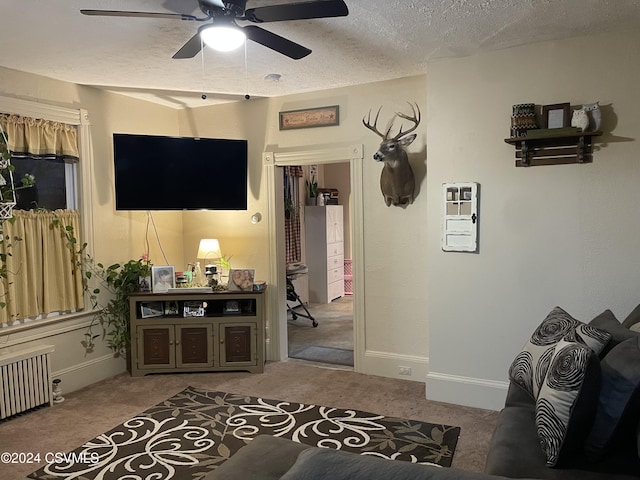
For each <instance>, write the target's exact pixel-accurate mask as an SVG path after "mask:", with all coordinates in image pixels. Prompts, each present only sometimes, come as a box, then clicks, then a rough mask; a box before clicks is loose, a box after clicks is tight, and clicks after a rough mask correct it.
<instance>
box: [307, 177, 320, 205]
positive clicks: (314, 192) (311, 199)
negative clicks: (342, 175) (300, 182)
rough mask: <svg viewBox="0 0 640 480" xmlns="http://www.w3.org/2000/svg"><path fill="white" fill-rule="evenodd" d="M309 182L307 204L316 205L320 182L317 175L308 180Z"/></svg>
mask: <svg viewBox="0 0 640 480" xmlns="http://www.w3.org/2000/svg"><path fill="white" fill-rule="evenodd" d="M306 184H307V205H316V204H317V201H318V200H317V199H318V182H317V180H316V177H315V176H312V177H311V178H310V179H307V180H306Z"/></svg>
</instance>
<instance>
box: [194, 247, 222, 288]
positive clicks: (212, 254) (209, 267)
mask: <svg viewBox="0 0 640 480" xmlns="http://www.w3.org/2000/svg"><path fill="white" fill-rule="evenodd" d="M196 257H197V258H202V259H203V260H204V263H205V265H204V276H205V277H206V278H207V283H209V282H210V281H211V280H212V279H213V277H214V276H215V275H217V273H218V267H217V266H216V265H215V264H212V263H207V259H210V260H217V259H219V258H220V257H222V254H221V253H220V242H219V241H218V239H217V238H203V239H202V240H200V246H199V247H198V255H197V256H196Z"/></svg>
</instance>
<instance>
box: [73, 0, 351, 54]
mask: <svg viewBox="0 0 640 480" xmlns="http://www.w3.org/2000/svg"><path fill="white" fill-rule="evenodd" d="M197 1H198V5H199V7H200V10H202V12H203V13H204V14H205V16H204V17H196V16H194V15H187V14H181V13H154V12H129V11H121V10H87V9H84V10H80V13H82V14H83V15H97V16H107V17H144V18H162V19H175V20H185V21H195V22H207V23H206V24H204V25H202V26H200V28H198V32H197V33H196V34H195V35H194V36H193V37H191V38H190V39H189V40H188V41H187V43H185V44H184V45H183V46H182V47H181V48H180V49H179V50H178V51H177V52H176V53H175V54H174V55H173V57H172V58H193V57H194V56H196V55H197V54H198V53H199V52H200V50H201V49H202V42H205V43H206V44H207V45H210V46H212V47H213V48H217V47H216V46H215V45H219V48H217V49H218V50H222V51H229V50H232V49H233V48H237V47H239V46H240V45H242V43H243V42H244V40H245V38H248V39H249V40H252V41H254V42H256V43H259V44H260V45H263V46H265V47H267V48H270V49H272V50H275V51H276V52H278V53H281V54H283V55H286V56H287V57H290V58H292V59H294V60H299V59H301V58H304V57H306V56H307V55H309V54H310V53H311V50H310V49H308V48H306V47H303V46H302V45H299V44H297V43H295V42H293V41H291V40H289V39H286V38H284V37H281V36H280V35H276V34H275V33H272V32H269V31H268V30H265V29H263V28H261V27H258V26H257V25H247V26H244V27H240V26H239V25H238V24H237V23H236V21H237V20H239V21H248V22H252V23H266V22H281V21H287V20H308V19H313V18H328V17H344V16H347V15H348V14H349V9H348V8H347V5H346V4H345V3H344V1H343V0H311V1H306V2H297V3H289V4H281V5H269V6H264V7H256V8H249V9H247V8H245V7H246V3H247V0H197ZM209 21H210V22H209ZM221 33H222V34H223V35H225V36H224V38H225V39H228V38H230V37H229V36H231V37H234V36H235V37H236V43H235V44H234V45H226V46H222V45H221V44H218V43H215V42H216V40H215V39H213V37H215V36H216V35H220V34H221Z"/></svg>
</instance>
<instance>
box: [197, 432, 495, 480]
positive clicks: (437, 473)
mask: <svg viewBox="0 0 640 480" xmlns="http://www.w3.org/2000/svg"><path fill="white" fill-rule="evenodd" d="M372 479H376V480H506V478H505V477H499V476H495V475H485V474H482V473H472V472H466V471H463V470H458V469H455V468H442V467H437V466H433V465H419V464H414V463H409V462H404V461H400V460H387V459H383V458H377V457H371V456H365V455H358V454H355V453H350V452H343V451H340V450H332V449H328V448H318V447H311V446H309V445H303V444H300V443H296V442H293V441H291V440H287V439H284V438H279V437H273V436H269V435H259V436H257V437H256V438H255V439H253V440H252V441H251V442H249V444H248V445H246V446H244V447H242V448H241V449H240V450H238V452H236V453H235V454H234V455H233V456H232V457H231V458H230V459H229V460H227V461H226V462H224V463H223V464H222V465H220V466H219V467H218V468H217V469H215V470H213V471H212V472H210V473H209V474H207V475H206V476H205V477H204V478H203V480H372Z"/></svg>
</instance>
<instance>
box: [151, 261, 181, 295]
mask: <svg viewBox="0 0 640 480" xmlns="http://www.w3.org/2000/svg"><path fill="white" fill-rule="evenodd" d="M151 284H152V285H153V293H167V292H168V291H169V289H170V288H175V287H176V276H175V269H174V268H173V265H159V266H157V267H151Z"/></svg>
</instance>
